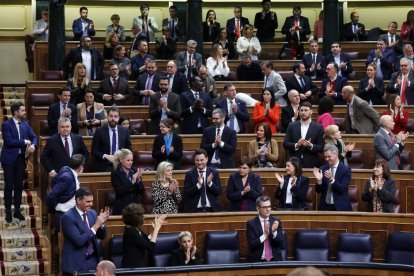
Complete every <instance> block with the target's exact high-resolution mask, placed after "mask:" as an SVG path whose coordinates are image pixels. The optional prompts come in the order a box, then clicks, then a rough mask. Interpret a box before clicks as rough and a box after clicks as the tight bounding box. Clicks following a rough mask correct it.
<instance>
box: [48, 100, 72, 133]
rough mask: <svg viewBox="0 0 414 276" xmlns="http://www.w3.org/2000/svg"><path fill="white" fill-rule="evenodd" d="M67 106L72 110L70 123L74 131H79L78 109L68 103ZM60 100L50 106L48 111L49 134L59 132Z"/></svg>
mask: <svg viewBox="0 0 414 276" xmlns="http://www.w3.org/2000/svg"><path fill="white" fill-rule="evenodd" d="M67 108H70V110H71V117H70V123H71V124H72V132H74V133H78V110H77V108H76V106H75V105H73V104H71V103H68V104H67ZM60 114H61V113H60V101H59V102H57V103H54V104H52V105H51V106H49V109H48V111H47V125H48V127H49V136H52V135H53V134H55V133H57V132H58V121H59V119H60V117H61V116H60Z"/></svg>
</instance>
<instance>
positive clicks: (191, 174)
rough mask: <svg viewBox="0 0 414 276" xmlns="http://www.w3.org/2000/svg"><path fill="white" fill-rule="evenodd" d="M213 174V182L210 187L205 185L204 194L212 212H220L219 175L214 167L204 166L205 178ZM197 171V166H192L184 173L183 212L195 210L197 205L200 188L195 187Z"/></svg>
mask: <svg viewBox="0 0 414 276" xmlns="http://www.w3.org/2000/svg"><path fill="white" fill-rule="evenodd" d="M210 173H211V174H213V184H212V185H211V187H209V186H208V185H207V186H206V195H207V198H208V200H209V201H210V205H211V208H212V209H213V211H214V212H220V211H221V208H220V203H219V201H218V197H219V196H220V195H221V182H220V176H219V174H218V172H217V170H216V169H215V168H212V167H206V179H207V177H208V176H209V175H210ZM197 183H198V171H197V168H192V169H191V170H189V171H187V172H186V173H185V179H184V192H183V194H184V199H185V200H184V210H183V211H184V213H193V212H197V205H198V202H199V201H200V196H201V189H198V187H197Z"/></svg>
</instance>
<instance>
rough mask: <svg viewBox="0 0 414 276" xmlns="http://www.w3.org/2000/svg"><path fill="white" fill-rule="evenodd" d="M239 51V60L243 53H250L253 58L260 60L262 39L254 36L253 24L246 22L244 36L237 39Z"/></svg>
mask: <svg viewBox="0 0 414 276" xmlns="http://www.w3.org/2000/svg"><path fill="white" fill-rule="evenodd" d="M236 49H237V53H239V60H241V59H242V57H243V54H245V53H249V54H250V55H251V58H252V60H259V54H260V52H261V51H262V46H260V41H259V39H257V37H254V36H253V25H251V24H246V25H244V27H243V36H242V37H240V38H239V39H238V40H237V45H236Z"/></svg>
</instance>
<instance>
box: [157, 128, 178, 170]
mask: <svg viewBox="0 0 414 276" xmlns="http://www.w3.org/2000/svg"><path fill="white" fill-rule="evenodd" d="M164 145H165V141H164V135H163V134H159V135H157V136H155V139H154V144H153V145H152V158H154V159H155V162H156V163H155V166H154V170H156V169H157V167H158V164H159V163H161V162H162V161H168V162H170V163H172V164H173V165H174V170H179V169H180V168H181V159H182V158H183V141H182V139H181V137H180V135H178V134H176V133H174V134H173V140H172V143H171V146H172V147H174V151H173V152H172V153H170V155H169V156H167V152H166V151H164V153H162V152H161V147H162V146H164Z"/></svg>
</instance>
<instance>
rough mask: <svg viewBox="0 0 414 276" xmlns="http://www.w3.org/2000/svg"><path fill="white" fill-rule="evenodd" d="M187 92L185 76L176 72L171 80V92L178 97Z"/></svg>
mask: <svg viewBox="0 0 414 276" xmlns="http://www.w3.org/2000/svg"><path fill="white" fill-rule="evenodd" d="M187 90H188V83H187V78H186V77H185V75H184V74H183V73H180V72H178V71H177V72H176V73H175V74H174V79H173V84H172V87H171V92H174V93H176V94H178V95H180V94H182V93H184V92H185V91H187Z"/></svg>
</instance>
